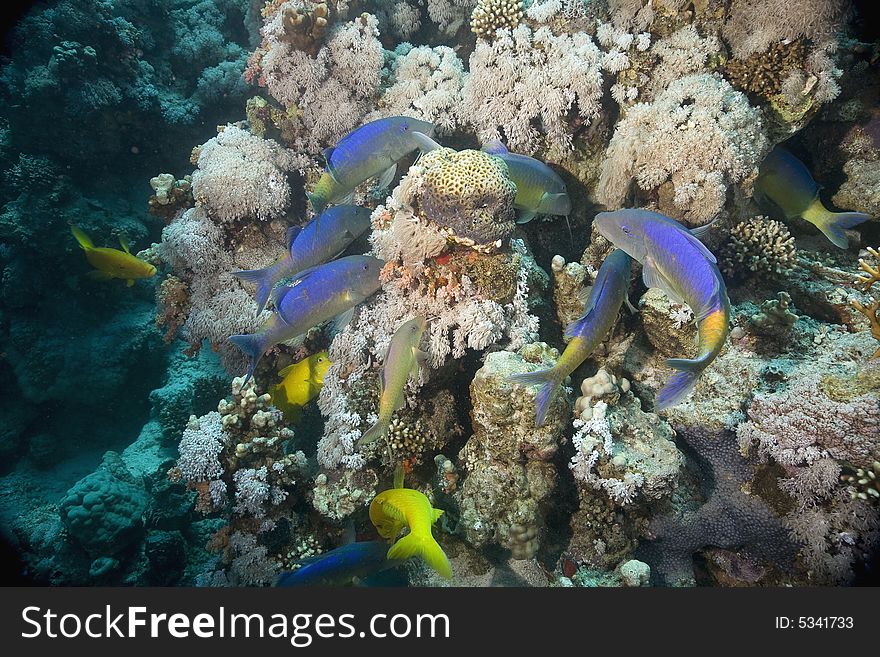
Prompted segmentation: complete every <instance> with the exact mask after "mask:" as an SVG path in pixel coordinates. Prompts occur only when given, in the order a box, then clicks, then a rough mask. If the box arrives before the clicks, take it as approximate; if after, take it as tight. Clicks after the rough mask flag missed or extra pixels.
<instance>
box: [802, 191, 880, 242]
mask: <svg viewBox="0 0 880 657" xmlns="http://www.w3.org/2000/svg"><path fill="white" fill-rule="evenodd" d="M803 218H804V219H806V220H807V221H809V222H810V223H811V224H813V225H814V226H815V227H816V228H818V229H819V230H821V231H822V234H823V235H825V237H827V238H828V239H829V240H830V241H831V243H832V244H834V246H837V247H840V248H841V249H845V248H847V247H848V246H849V240H848V239H847V238H846V232H845V231H846V229H847V228H852V227H853V226H858V225H859V224H860V223H862V222H864V221H867V220H868V219H870V218H871V217H870V215H867V214H865V213H864V212H831V211H830V210H827V209H826V208H825V207H824V206H823V205H822V203H821V201H819V199H816V201H815V202H814V203H813V205H811V206H810V207H809V208H808V209H807V211H806V212H804V214H803Z"/></svg>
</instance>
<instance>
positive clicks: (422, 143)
mask: <svg viewBox="0 0 880 657" xmlns="http://www.w3.org/2000/svg"><path fill="white" fill-rule="evenodd" d="M411 134H412V136H413V139H414V140H415V142H416V144H418V146H419V150H420V151H422V153H427V152H428V151H433V150H436V149H438V148H442V146H440V144H438V143H437V142H436V141H434V140H433V139H431V138H430V137H429V136H428V135H426V134H425V133H424V132H418V131H415V132H413V133H411Z"/></svg>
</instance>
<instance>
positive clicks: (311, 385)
mask: <svg viewBox="0 0 880 657" xmlns="http://www.w3.org/2000/svg"><path fill="white" fill-rule="evenodd" d="M332 364H333V363H332V362H331V361H330V356H328V355H327V352H326V351H319V352H318V353H316V354H312V355H311V356H309V357H308V358H304V359H303V360H301V361H299V362H298V363H293V364H292V365H288V366H287V367H285V368H284V369H283V370H281V371H280V372H278V376H281V377H284V378H282V379H281V383H279V384H278V385H275V386H272V389H271V390H270V391H269V394H270V395H272V405H273V406H275V407H276V408H277V409H278V410H280V411H282V412H283V413H284V417H285V419H286V420H287V421H288V422H299V418H300V416H301V414H302V408H303V406H305V405H306V404H308V403H309V402H310V401H312V400H313V399H314V398H315V397H317V396H318V393H319V392H321V386H322V385H323V383H324V375H325V374H327V370H328V369H330V366H331V365H332Z"/></svg>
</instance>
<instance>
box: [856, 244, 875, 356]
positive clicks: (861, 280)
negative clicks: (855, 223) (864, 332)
mask: <svg viewBox="0 0 880 657" xmlns="http://www.w3.org/2000/svg"><path fill="white" fill-rule="evenodd" d="M868 253H870V254H871V255H872V256H874V259H875V260H876V261H877V263H878V264H877V266H875V267H872V266H871V265H869V264H868V263H867V262H865V261H864V260H862V259H861V258H859V267H860V268H861V270H862V271H863V272H865V273H866V274H868V275H867V276H856V282H857V283H858V284H859V285H861V290H862V292H867V291H868V290H869V289H871V286H872V285H873V284H874V283H876V282H877V281H880V251H878V250H877V249H875V248H873V247H868ZM875 337H876V336H875ZM878 339H880V338H878Z"/></svg>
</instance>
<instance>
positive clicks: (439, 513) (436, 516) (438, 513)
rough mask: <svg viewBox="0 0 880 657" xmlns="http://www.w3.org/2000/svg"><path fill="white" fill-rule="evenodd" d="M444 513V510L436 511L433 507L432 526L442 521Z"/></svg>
mask: <svg viewBox="0 0 880 657" xmlns="http://www.w3.org/2000/svg"><path fill="white" fill-rule="evenodd" d="M443 513H444V512H443V509H435V508H433V507H431V524H432V525H433V524H434V523H435V522H437V521H438V520H440V516H442V515H443Z"/></svg>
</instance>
